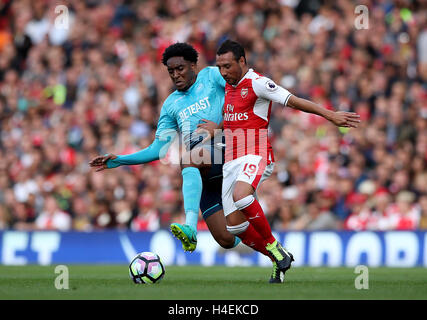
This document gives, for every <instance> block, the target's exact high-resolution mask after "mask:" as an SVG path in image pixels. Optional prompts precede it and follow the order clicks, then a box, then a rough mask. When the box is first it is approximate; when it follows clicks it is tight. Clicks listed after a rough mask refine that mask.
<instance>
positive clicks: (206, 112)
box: [156, 67, 225, 148]
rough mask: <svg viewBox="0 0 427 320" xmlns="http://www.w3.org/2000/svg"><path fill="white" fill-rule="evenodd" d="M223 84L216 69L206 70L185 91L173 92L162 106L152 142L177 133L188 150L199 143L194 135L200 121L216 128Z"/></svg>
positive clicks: (220, 107) (219, 114) (199, 137)
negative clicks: (204, 121) (210, 123)
mask: <svg viewBox="0 0 427 320" xmlns="http://www.w3.org/2000/svg"><path fill="white" fill-rule="evenodd" d="M224 90H225V80H224V79H223V77H222V76H221V74H220V72H219V69H218V68H217V67H206V68H204V69H202V70H201V71H200V72H199V73H198V75H197V79H196V82H195V83H193V85H192V86H191V87H190V88H189V89H188V90H187V91H178V90H175V91H174V92H173V93H171V94H170V95H169V97H168V98H167V99H166V100H165V102H164V103H163V106H162V109H161V111H160V118H159V121H158V124H157V131H156V138H159V139H160V140H164V139H165V138H167V137H169V136H175V135H176V133H177V132H181V134H182V138H183V142H184V143H185V145H186V146H187V147H190V148H191V147H192V146H193V145H195V144H197V143H198V142H200V141H201V140H202V139H203V136H202V135H200V134H195V132H194V131H195V130H196V129H197V125H198V124H199V123H201V122H202V121H201V120H202V119H207V120H210V121H213V122H215V123H217V124H220V123H221V121H222V107H223V104H224Z"/></svg>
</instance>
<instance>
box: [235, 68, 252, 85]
mask: <svg viewBox="0 0 427 320" xmlns="http://www.w3.org/2000/svg"><path fill="white" fill-rule="evenodd" d="M253 71H254V69H252V68H249V69H248V71H247V72H246V73H245V75H244V76H243V77H242V79H240V81H239V82H237V84H236V85H235V86H233V87H234V88H237V87H238V86H239V84H240V83H241V82H242V81H243V80H245V79H246V76H247V75H248V73H249V72H253Z"/></svg>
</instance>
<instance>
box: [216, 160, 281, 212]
mask: <svg viewBox="0 0 427 320" xmlns="http://www.w3.org/2000/svg"><path fill="white" fill-rule="evenodd" d="M273 169H274V163H273V162H271V163H270V164H268V165H267V160H266V159H265V158H262V157H261V156H257V155H252V154H249V155H245V156H243V157H239V158H237V159H234V160H232V161H229V162H227V163H225V164H224V166H223V168H222V175H223V180H222V206H223V210H224V215H225V216H228V215H229V214H230V213H232V212H234V211H236V210H237V207H236V205H235V204H234V199H233V191H234V185H235V184H236V181H243V182H246V183H249V184H250V185H252V187H253V188H254V189H255V192H256V190H257V188H258V186H259V185H260V184H261V182H262V181H264V180H265V179H267V178H268V177H269V176H270V175H271V173H272V172H273ZM255 196H256V195H255Z"/></svg>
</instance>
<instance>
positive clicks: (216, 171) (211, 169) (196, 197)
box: [90, 43, 240, 251]
mask: <svg viewBox="0 0 427 320" xmlns="http://www.w3.org/2000/svg"><path fill="white" fill-rule="evenodd" d="M197 58H198V53H197V51H196V50H195V49H194V48H193V47H192V46H191V45H189V44H186V43H176V44H174V45H171V46H170V47H168V48H167V49H166V50H165V52H164V53H163V61H162V62H163V64H164V65H165V66H166V67H167V69H168V72H169V76H170V78H171V80H172V81H173V83H174V84H175V87H176V89H177V90H175V91H174V92H173V93H172V94H170V95H169V96H168V98H167V99H166V100H165V102H164V103H163V106H162V109H161V111H160V118H159V121H158V124H157V131H156V138H155V140H154V141H153V142H152V144H151V145H150V146H149V147H147V148H145V149H143V150H141V151H138V152H136V153H133V154H128V155H113V154H107V155H104V156H99V157H96V158H95V159H93V160H92V161H91V162H90V166H91V167H97V171H101V170H103V169H109V168H116V167H118V166H121V165H135V164H143V163H147V162H151V161H154V160H158V159H161V158H163V157H164V156H165V155H166V153H167V150H168V148H169V146H170V144H171V143H172V141H173V140H174V138H175V136H176V135H177V133H178V132H180V133H181V139H182V142H183V143H184V145H185V146H186V150H187V152H186V153H185V154H184V155H183V156H182V159H181V168H182V178H183V184H182V192H183V198H184V211H185V215H186V219H185V224H178V223H173V224H172V225H171V231H172V233H173V234H174V236H176V237H177V238H178V239H179V240H181V242H182V244H183V248H184V250H186V251H194V250H195V248H196V245H197V221H198V215H199V208H200V209H201V211H202V214H203V218H204V219H205V221H206V223H207V225H208V227H209V230H210V232H211V233H212V235H213V237H214V238H215V240H216V241H217V242H218V243H219V244H220V245H221V246H222V247H224V248H233V247H235V246H236V245H237V244H238V243H239V242H240V239H239V238H238V237H236V236H234V235H233V234H231V233H229V232H228V231H227V228H226V222H225V218H224V215H223V212H222V201H221V185H222V164H223V150H221V148H223V147H224V145H222V143H221V142H222V139H221V137H220V138H219V139H220V140H219V141H217V140H218V137H216V138H215V139H210V140H209V139H205V138H206V135H203V134H202V133H201V132H200V130H197V129H198V126H200V125H201V124H206V123H209V122H210V123H211V124H212V125H213V126H216V125H219V124H220V123H221V122H222V107H223V103H224V87H225V80H224V79H223V78H222V77H221V74H220V73H219V71H218V68H217V67H206V68H204V69H202V70H201V71H200V72H199V73H197V71H196V69H197ZM206 140H208V141H207V142H206ZM202 149H206V151H207V152H201V150H202ZM190 157H192V158H193V159H194V158H195V157H196V158H201V159H200V160H201V163H200V164H198V165H197V166H196V165H194V164H193V163H192V162H193V161H191V159H190ZM204 157H205V158H206V157H208V159H205V158H204ZM200 172H202V175H201V173H200ZM202 176H203V178H202Z"/></svg>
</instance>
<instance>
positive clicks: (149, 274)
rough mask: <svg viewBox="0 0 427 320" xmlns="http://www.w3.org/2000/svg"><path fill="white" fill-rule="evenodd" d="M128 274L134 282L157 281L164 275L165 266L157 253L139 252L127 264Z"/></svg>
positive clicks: (151, 282)
mask: <svg viewBox="0 0 427 320" xmlns="http://www.w3.org/2000/svg"><path fill="white" fill-rule="evenodd" d="M129 275H130V277H131V279H132V280H133V282H135V283H140V284H143V283H149V284H153V283H158V282H160V280H162V278H163V277H164V275H165V267H164V266H163V264H162V262H161V261H160V257H159V256H158V255H157V254H155V253H153V252H141V253H139V254H137V255H136V257H135V258H133V259H132V261H131V263H130V264H129Z"/></svg>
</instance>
